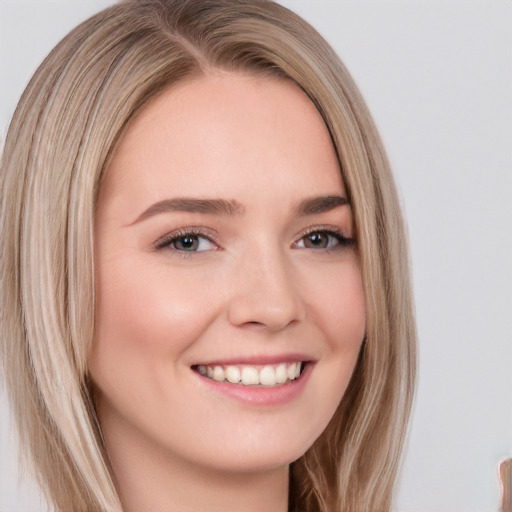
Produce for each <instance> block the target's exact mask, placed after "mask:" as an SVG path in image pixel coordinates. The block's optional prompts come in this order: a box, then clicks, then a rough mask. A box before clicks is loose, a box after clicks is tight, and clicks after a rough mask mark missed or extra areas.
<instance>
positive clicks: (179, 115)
mask: <svg viewBox="0 0 512 512" xmlns="http://www.w3.org/2000/svg"><path fill="white" fill-rule="evenodd" d="M308 187H309V188H315V189H316V190H314V191H313V190H312V191H311V193H312V194H313V193H314V192H319V193H324V192H333V191H338V192H340V191H342V190H343V184H342V182H341V175H340V172H339V167H338V161H337V157H336V153H335V150H334V147H333V145H332V142H331V139H330V135H329V132H328V130H327V128H326V126H325V124H324V122H323V120H322V118H321V116H320V115H319V113H318V111H317V110H316V109H315V107H314V105H313V104H312V103H311V101H310V100H309V98H308V97H307V96H306V95H305V94H304V93H303V92H302V91H301V90H300V89H299V87H297V86H296V85H295V84H294V83H292V82H291V81H287V80H284V79H280V78H274V77H261V76H254V75H247V74H241V73H228V72H218V73H216V74H214V75H208V76H200V77H195V78H193V79H190V80H188V81H186V82H183V83H180V84H179V85H177V86H174V87H172V88H170V89H168V90H166V91H165V92H164V93H162V94H160V95H159V96H158V97H156V98H154V99H153V100H152V101H151V102H150V103H149V104H148V105H147V106H146V107H145V108H144V109H143V110H142V111H141V112H140V113H139V114H138V115H137V116H136V118H134V119H133V120H132V121H131V123H130V124H129V126H128V128H127V130H126V132H125V133H124V135H123V137H122V138H121V140H120V143H119V145H118V147H117V148H116V151H115V153H114V156H113V158H112V160H111V164H110V166H109V169H108V170H107V176H106V180H105V183H104V185H103V188H104V189H105V190H102V193H101V195H105V194H109V195H112V194H114V195H115V193H116V191H117V193H121V194H124V195H125V196H127V197H126V200H127V201H130V202H131V203H132V204H133V205H136V204H137V203H138V202H139V201H140V199H141V197H142V196H144V200H145V201H158V200H161V199H163V198H164V196H166V195H168V194H169V193H172V194H173V195H177V194H180V195H187V196H197V195H202V196H218V197H226V196H232V197H235V196H236V197H238V196H240V194H242V195H243V194H244V193H247V192H249V191H251V192H252V193H253V194H258V193H261V194H266V195H272V194H271V193H277V192H278V191H281V192H282V191H286V192H287V193H288V194H289V195H294V194H296V193H302V192H303V191H304V188H308Z"/></svg>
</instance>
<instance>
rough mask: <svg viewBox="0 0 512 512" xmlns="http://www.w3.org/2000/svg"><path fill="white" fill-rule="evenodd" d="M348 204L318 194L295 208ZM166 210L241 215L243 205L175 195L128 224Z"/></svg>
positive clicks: (307, 210)
mask: <svg viewBox="0 0 512 512" xmlns="http://www.w3.org/2000/svg"><path fill="white" fill-rule="evenodd" d="M346 204H348V200H347V199H346V198H345V197H342V196H320V197H312V198H308V199H304V200H302V201H301V202H300V203H299V204H298V205H297V206H296V208H295V214H296V215H297V216H299V217H305V216H307V215H315V214H319V213H324V212H328V211H330V210H333V209H334V208H337V207H338V206H343V205H346ZM168 212H187V213H201V214H205V215H207V214H210V215H229V216H234V215H242V214H243V213H244V212H245V207H244V205H242V204H241V203H239V202H238V201H236V200H235V199H230V200H226V199H197V198H190V197H176V198H171V199H164V200H162V201H158V202H157V203H155V204H152V205H151V206H150V207H149V208H147V209H146V210H144V211H143V212H142V213H141V214H140V215H139V216H138V217H137V218H136V219H135V220H134V221H133V222H132V223H130V224H129V226H133V225H134V224H137V223H138V222H141V221H143V220H145V219H147V218H149V217H153V216H154V215H158V214H161V213H168Z"/></svg>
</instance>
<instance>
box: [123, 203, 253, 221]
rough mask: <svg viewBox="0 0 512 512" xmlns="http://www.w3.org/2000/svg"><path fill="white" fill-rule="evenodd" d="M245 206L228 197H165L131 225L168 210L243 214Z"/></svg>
mask: <svg viewBox="0 0 512 512" xmlns="http://www.w3.org/2000/svg"><path fill="white" fill-rule="evenodd" d="M244 211H245V208H244V206H243V205H242V204H240V203H239V202H238V201H235V200H234V199H233V200H229V201H227V200H226V199H196V198H190V197H176V198H173V199H164V200H163V201H158V203H155V204H152V205H151V206H150V207H149V208H148V209H147V210H144V211H143V212H142V213H141V214H140V215H139V216H138V217H137V218H136V219H135V220H134V221H133V222H132V223H131V224H130V225H133V224H136V223H137V222H140V221H142V220H145V219H147V218H148V217H152V216H153V215H158V214H159V213H167V212H188V213H202V214H213V215H241V214H242V213H244Z"/></svg>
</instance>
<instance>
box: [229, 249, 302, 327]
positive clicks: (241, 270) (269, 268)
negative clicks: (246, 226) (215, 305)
mask: <svg viewBox="0 0 512 512" xmlns="http://www.w3.org/2000/svg"><path fill="white" fill-rule="evenodd" d="M236 274H237V275H236V278H235V282H234V283H233V284H234V286H233V294H232V298H231V303H230V306H229V318H230V321H231V323H233V324H234V325H243V324H259V325H261V326H265V327H267V328H268V329H270V330H280V329H282V328H284V327H286V326H287V325H288V324H290V323H292V322H294V321H297V320H301V319H302V318H303V316H304V306H303V303H302V300H301V297H300V290H299V289H298V288H297V286H296V283H295V282H294V272H293V266H292V264H291V262H290V261H289V259H288V258H287V254H286V249H284V248H281V247H279V245H278V244H270V243H269V242H268V240H267V241H265V242H260V243H257V244H255V245H253V246H252V248H250V249H249V248H248V250H247V251H246V252H245V253H244V254H243V255H242V256H241V257H240V261H239V262H238V265H237V272H236Z"/></svg>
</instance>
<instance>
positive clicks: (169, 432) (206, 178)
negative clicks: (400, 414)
mask: <svg viewBox="0 0 512 512" xmlns="http://www.w3.org/2000/svg"><path fill="white" fill-rule="evenodd" d="M346 197H347V196H346V191H345V187H344V185H343V182H342V180H341V176H340V172H339V167H338V162H337V158H336V155H335V151H334V149H333V147H332V143H331V140H330V137H329V133H328V131H327V129H326V127H325V125H324V123H323V121H322V119H321V117H320V115H319V114H318V112H317V111H316V110H315V108H314V106H313V105H312V104H311V102H310V101H309V99H308V98H307V97H306V96H305V95H304V94H303V93H302V92H301V91H300V90H299V89H298V88H297V87H296V86H295V85H293V84H292V83H290V82H287V81H283V80H278V79H274V78H263V77H255V76H252V75H243V74H237V73H224V72H218V73H214V74H212V75H209V76H207V77H200V78H195V79H191V80H190V81H188V82H184V83H182V84H179V85H178V86H176V87H174V88H172V89H170V90H168V91H166V92H165V93H163V94H162V95H161V96H159V97H158V98H156V99H155V100H153V102H152V103H150V104H149V105H148V106H146V107H145V108H144V109H143V111H142V112H141V113H140V114H139V115H138V116H137V118H136V119H135V120H133V121H132V123H131V125H130V126H129V128H128V130H127V131H126V133H125V134H124V136H123V138H122V140H121V142H120V144H119V146H118V148H117V150H116V153H115V154H114V157H113V160H112V162H111V165H110V168H109V169H108V173H107V176H106V180H105V182H104V185H103V187H102V189H101V191H100V196H99V203H98V210H97V217H96V228H95V229H96V232H95V237H96V240H95V243H96V253H95V257H96V292H97V316H96V326H95V327H96V329H95V339H94V344H93V350H92V352H91V356H90V371H91V376H92V379H93V382H94V384H95V387H96V391H97V396H96V399H97V405H98V413H99V418H100V423H101V426H102V430H103V433H104V436H105V442H106V446H107V449H108V453H109V456H110V459H111V461H112V465H113V469H114V472H115V476H116V479H117V483H118V487H119V490H120V495H121V499H122V502H123V505H124V507H125V510H126V511H127V512H140V511H141V510H144V511H145V512H146V511H148V512H149V511H151V512H174V511H176V512H178V511H179V512H184V511H204V510H208V511H210V512H212V511H222V512H230V511H237V512H239V511H240V510H244V511H246V512H251V511H261V510H266V511H269V512H284V511H286V510H287V498H288V468H289V464H290V463H291V462H293V461H294V460H296V459H297V458H299V457H300V456H301V455H303V454H304V452H305V451H306V450H307V449H308V448H309V447H310V446H311V445H312V444H313V442H314V441H315V440H316V439H317V438H318V436H319V435H320V434H321V433H322V431H323V430H324V429H325V427H326V425H327V423H328V422H329V420H330V419H331V418H332V416H333V414H334V412H335V410H336V408H337V406H338V404H339V402H340V400H341V398H342V396H343V393H344V392H345V389H346V387H347V385H348V382H349V380H350V376H351V374H352V372H353V369H354V366H355V363H356V360H357V356H358V353H359V349H360V346H361V342H362V339H363V337H364V332H365V305H364V299H363V289H362V282H361V274H360V269H359V264H358V260H357V255H356V251H355V250H354V246H355V242H354V241H353V240H352V234H353V233H352V230H353V226H352V212H351V209H350V205H349V204H348V203H347V201H346ZM233 368H235V369H233ZM295 370H297V374H296V375H295V374H294V373H293V372H294V371H295ZM214 371H215V372H216V373H215V378H214V377H213V375H214ZM208 372H210V373H208ZM233 372H234V373H233ZM237 372H238V374H237ZM283 372H285V373H284V374H283ZM287 372H288V373H287ZM228 374H229V378H228ZM233 374H235V377H232V375H233ZM264 374H265V375H264ZM288 374H289V375H288ZM219 375H220V377H219ZM237 375H238V378H239V380H240V379H242V380H241V381H240V382H239V381H236V378H237ZM254 375H257V377H256V378H258V379H260V381H258V382H259V383H258V384H254V383H252V384H251V382H250V381H249V380H246V381H244V380H243V379H244V378H245V377H247V379H249V377H250V378H253V377H254ZM279 375H284V377H283V379H285V380H282V381H280V382H278V379H279V378H281V377H279ZM221 377H222V379H221ZM229 379H234V380H235V381H234V382H233V381H232V380H229ZM264 379H265V380H264ZM268 379H270V380H268ZM272 379H274V380H272Z"/></svg>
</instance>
